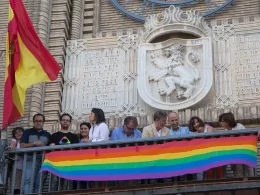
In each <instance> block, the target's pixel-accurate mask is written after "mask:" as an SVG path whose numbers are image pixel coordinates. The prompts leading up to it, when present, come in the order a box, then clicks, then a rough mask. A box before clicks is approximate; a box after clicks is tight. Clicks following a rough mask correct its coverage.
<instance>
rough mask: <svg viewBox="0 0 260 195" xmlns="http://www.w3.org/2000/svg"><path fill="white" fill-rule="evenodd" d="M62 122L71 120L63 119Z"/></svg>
mask: <svg viewBox="0 0 260 195" xmlns="http://www.w3.org/2000/svg"><path fill="white" fill-rule="evenodd" d="M61 121H62V122H70V120H66V119H62V120H61Z"/></svg>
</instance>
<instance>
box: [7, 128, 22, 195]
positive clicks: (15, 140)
mask: <svg viewBox="0 0 260 195" xmlns="http://www.w3.org/2000/svg"><path fill="white" fill-rule="evenodd" d="M23 132H24V129H23V128H22V127H16V128H14V129H13V131H12V139H11V142H10V149H11V150H14V149H19V148H20V140H21V137H22V135H23ZM22 169H23V161H22V159H21V158H20V157H18V159H17V161H16V177H15V186H14V194H20V186H21V179H22Z"/></svg>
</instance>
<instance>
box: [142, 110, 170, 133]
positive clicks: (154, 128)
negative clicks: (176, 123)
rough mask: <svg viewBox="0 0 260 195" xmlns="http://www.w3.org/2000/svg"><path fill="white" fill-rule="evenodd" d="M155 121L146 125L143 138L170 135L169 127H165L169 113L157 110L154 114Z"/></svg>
mask: <svg viewBox="0 0 260 195" xmlns="http://www.w3.org/2000/svg"><path fill="white" fill-rule="evenodd" d="M153 119H154V123H153V124H151V125H149V126H146V127H144V129H143V134H142V137H143V138H147V137H161V136H168V135H170V134H169V129H168V128H167V127H165V125H166V120H167V113H166V112H164V111H157V112H155V113H154V116H153Z"/></svg>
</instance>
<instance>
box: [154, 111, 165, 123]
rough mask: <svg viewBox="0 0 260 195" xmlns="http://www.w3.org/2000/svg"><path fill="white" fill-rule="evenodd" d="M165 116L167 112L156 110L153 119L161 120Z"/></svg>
mask: <svg viewBox="0 0 260 195" xmlns="http://www.w3.org/2000/svg"><path fill="white" fill-rule="evenodd" d="M165 117H167V113H166V112H165V111H157V112H155V113H154V115H153V120H154V121H157V120H161V119H162V118H165Z"/></svg>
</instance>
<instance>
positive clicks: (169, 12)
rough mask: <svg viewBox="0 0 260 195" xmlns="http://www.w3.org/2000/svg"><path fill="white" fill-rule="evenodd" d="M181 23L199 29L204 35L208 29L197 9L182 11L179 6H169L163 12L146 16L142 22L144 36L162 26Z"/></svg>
mask: <svg viewBox="0 0 260 195" xmlns="http://www.w3.org/2000/svg"><path fill="white" fill-rule="evenodd" d="M169 25H171V26H174V25H183V26H190V27H194V29H195V28H196V29H199V30H200V31H201V33H202V34H204V36H206V35H208V32H209V30H210V28H209V26H208V25H207V23H206V21H205V20H204V17H203V16H202V15H201V13H200V12H199V11H197V10H189V11H183V10H181V9H180V8H179V7H175V6H170V7H169V8H167V9H165V11H164V12H162V13H159V14H152V15H150V16H148V18H147V19H146V22H145V24H144V36H145V37H147V36H148V35H149V34H150V33H151V32H152V31H154V30H156V29H159V28H162V27H164V26H169Z"/></svg>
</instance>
